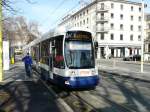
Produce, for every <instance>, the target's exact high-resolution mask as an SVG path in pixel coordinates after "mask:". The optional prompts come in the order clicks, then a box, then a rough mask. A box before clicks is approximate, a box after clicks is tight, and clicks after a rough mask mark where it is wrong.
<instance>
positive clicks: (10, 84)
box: [0, 62, 67, 112]
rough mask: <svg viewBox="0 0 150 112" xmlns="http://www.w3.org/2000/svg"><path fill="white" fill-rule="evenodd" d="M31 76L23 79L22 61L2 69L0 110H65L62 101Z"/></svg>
mask: <svg viewBox="0 0 150 112" xmlns="http://www.w3.org/2000/svg"><path fill="white" fill-rule="evenodd" d="M59 100H60V98H56V97H55V96H54V94H53V93H50V91H49V90H48V89H47V88H46V87H45V86H44V85H43V84H42V82H41V81H40V80H39V79H38V78H37V77H36V76H33V79H32V80H26V79H25V69H24V65H23V63H22V62H19V63H16V64H15V65H13V66H11V69H10V70H9V71H4V83H0V112H67V108H65V107H64V105H65V104H63V103H64V102H60V101H59Z"/></svg>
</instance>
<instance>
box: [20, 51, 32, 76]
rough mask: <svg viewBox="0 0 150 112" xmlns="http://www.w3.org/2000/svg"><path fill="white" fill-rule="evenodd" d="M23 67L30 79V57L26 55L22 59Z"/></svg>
mask: <svg viewBox="0 0 150 112" xmlns="http://www.w3.org/2000/svg"><path fill="white" fill-rule="evenodd" d="M22 61H23V62H24V65H25V71H26V75H27V76H28V77H29V78H30V77H31V74H32V57H31V56H30V55H29V53H27V55H26V56H25V57H24V58H22Z"/></svg>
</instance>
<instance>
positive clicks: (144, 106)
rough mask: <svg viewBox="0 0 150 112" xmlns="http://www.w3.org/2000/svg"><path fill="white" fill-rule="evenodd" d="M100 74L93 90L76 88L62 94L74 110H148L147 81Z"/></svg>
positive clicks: (149, 91) (124, 111)
mask: <svg viewBox="0 0 150 112" xmlns="http://www.w3.org/2000/svg"><path fill="white" fill-rule="evenodd" d="M100 74H102V81H101V83H99V85H98V86H97V87H96V89H95V90H76V91H72V92H70V93H69V94H67V95H66V94H64V96H62V98H63V99H64V100H65V101H66V102H67V103H68V105H70V106H71V107H72V108H73V109H74V111H75V112H149V110H150V94H149V93H150V83H149V82H143V81H137V80H134V79H129V78H124V77H119V76H113V75H107V74H105V73H100ZM59 94H60V93H59ZM72 94H73V95H72ZM74 95H75V96H76V97H78V98H77V99H75V98H74V97H73V96H74ZM79 108H80V109H79Z"/></svg>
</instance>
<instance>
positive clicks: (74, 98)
mask: <svg viewBox="0 0 150 112" xmlns="http://www.w3.org/2000/svg"><path fill="white" fill-rule="evenodd" d="M39 78H40V77H39ZM40 80H41V79H40ZM42 81H43V80H42ZM43 83H44V85H45V86H46V87H47V88H49V90H50V92H51V93H53V94H54V96H55V97H56V98H57V99H62V100H63V102H65V106H66V105H67V106H68V107H67V108H69V109H70V110H69V111H68V112H71V111H72V112H113V111H111V110H108V111H106V110H105V111H104V109H103V108H105V106H106V107H107V108H108V107H110V106H111V107H112V108H114V109H115V111H114V112H136V110H134V109H131V108H130V107H129V106H128V105H125V104H124V103H123V104H121V103H117V102H116V101H114V100H112V99H111V98H110V97H108V96H105V95H101V94H98V96H96V95H93V94H91V93H90V92H98V91H97V90H91V91H90V90H89V91H86V92H85V91H80V90H75V91H71V90H65V89H64V88H60V87H57V86H55V85H52V84H49V83H46V82H45V81H43ZM87 93H88V94H87ZM85 94H87V97H83V96H85ZM88 98H89V99H90V98H91V100H93V102H95V103H92V102H91V100H90V101H88ZM93 98H94V99H93ZM97 104H98V105H97ZM100 105H101V106H100ZM98 106H100V107H98Z"/></svg>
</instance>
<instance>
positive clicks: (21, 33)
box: [3, 16, 40, 45]
mask: <svg viewBox="0 0 150 112" xmlns="http://www.w3.org/2000/svg"><path fill="white" fill-rule="evenodd" d="M39 36H40V33H39V30H38V24H37V23H36V22H29V23H27V21H26V19H25V18H24V17H22V16H19V17H8V18H7V20H4V21H3V39H5V40H9V41H10V43H11V45H15V44H17V43H18V42H19V43H21V44H22V45H23V44H27V43H29V42H30V41H32V40H34V39H35V38H37V37H39Z"/></svg>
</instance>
